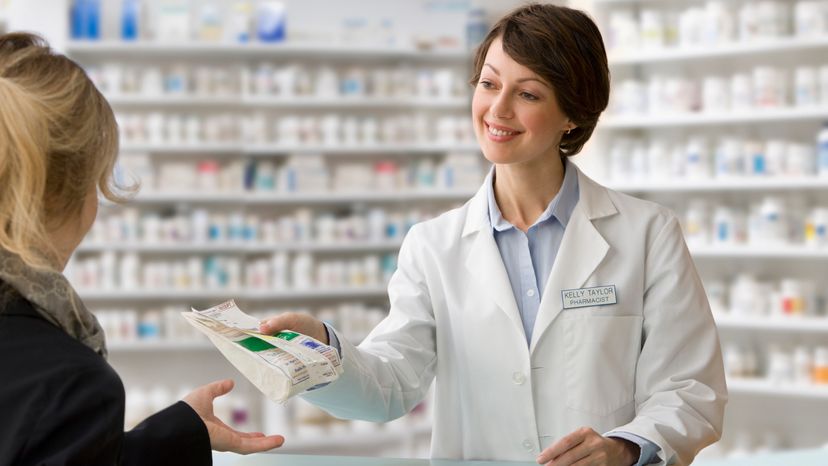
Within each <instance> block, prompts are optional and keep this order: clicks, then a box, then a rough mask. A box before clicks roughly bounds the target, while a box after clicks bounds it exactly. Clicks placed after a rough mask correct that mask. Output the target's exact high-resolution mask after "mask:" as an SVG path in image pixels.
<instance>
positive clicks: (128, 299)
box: [66, 41, 479, 453]
mask: <svg viewBox="0 0 828 466" xmlns="http://www.w3.org/2000/svg"><path fill="white" fill-rule="evenodd" d="M66 50H67V53H68V55H70V56H71V57H72V58H73V59H75V60H77V61H78V62H79V63H81V64H82V65H89V66H95V65H98V66H100V65H101V64H110V63H123V64H132V63H137V64H141V66H143V65H147V64H154V65H159V66H168V65H170V64H171V63H176V64H186V65H193V66H195V65H197V64H210V65H215V64H218V63H220V64H221V66H225V65H227V64H229V63H233V64H236V65H240V66H244V67H246V68H248V69H252V68H253V67H254V66H256V65H259V64H261V63H262V62H265V61H266V62H269V63H276V64H280V63H291V64H303V65H304V64H308V65H309V66H317V65H319V64H328V63H329V64H330V65H331V66H335V67H340V68H343V67H352V66H364V67H365V68H371V67H378V68H393V67H399V66H406V67H407V66H411V67H412V68H416V67H433V68H437V67H455V68H460V67H462V68H463V69H468V68H469V66H468V64H469V62H470V60H471V55H470V53H469V52H468V51H466V50H417V49H413V48H389V47H373V46H340V45H336V44H327V45H326V44H297V43H290V42H287V43H283V44H276V45H274V44H260V43H249V44H224V43H212V44H211V43H195V42H193V43H189V42H188V43H176V44H168V43H165V44H159V43H149V42H138V43H122V42H112V41H102V42H82V41H80V42H78V41H74V42H73V41H70V42H69V43H68V46H67V48H66ZM242 88H244V86H242ZM108 100H109V101H110V103H111V104H112V106H113V108H114V109H115V110H116V112H121V111H123V112H125V113H133V114H135V113H141V112H162V113H170V114H175V113H187V114H190V115H192V114H196V115H209V114H211V113H219V112H221V113H224V114H228V113H232V114H239V115H243V114H249V113H253V112H256V113H264V114H271V113H272V114H273V115H278V116H280V117H282V116H285V115H291V114H301V115H307V114H313V115H319V114H322V112H325V113H337V112H339V113H342V112H351V111H355V112H357V114H358V115H359V116H364V115H391V114H394V115H398V114H407V113H415V112H416V113H419V114H422V113H425V114H427V115H431V114H433V115H435V116H441V115H445V114H446V112H456V113H458V114H465V113H467V111H468V110H467V109H468V107H469V106H470V96H464V97H460V96H452V97H436V96H435V97H429V98H421V97H393V98H390V97H388V98H386V97H382V98H377V97H370V96H369V97H350V96H343V97H336V98H328V97H324V98H323V97H308V96H302V97H298V96H297V97H283V96H278V95H257V94H249V93H247V91H246V90H245V91H242V92H240V93H236V94H230V95H227V94H220V95H209V96H205V95H200V94H187V93H181V94H175V95H142V94H129V93H118V94H113V95H109V96H108ZM270 124H271V123H269V122H268V125H270ZM121 152H122V153H129V154H147V155H148V156H149V159H150V163H151V164H156V163H158V162H159V161H162V160H165V159H168V158H174V159H175V160H177V161H180V160H184V159H186V160H193V161H195V160H199V159H202V158H209V159H211V160H221V161H225V160H237V159H245V160H249V159H251V158H253V159H261V158H273V159H275V163H277V164H278V163H280V162H281V161H282V160H283V159H286V158H288V157H295V156H303V155H317V154H321V155H322V156H323V157H324V159H325V160H326V161H327V162H328V163H334V162H335V161H348V160H350V159H352V158H354V159H358V160H361V161H364V160H366V159H367V160H371V159H376V160H377V161H381V160H389V159H393V160H403V161H404V160H406V159H409V158H430V159H435V158H441V157H442V156H444V155H446V154H454V153H475V154H476V153H479V147H478V146H477V145H476V144H457V143H445V142H442V141H440V140H433V141H427V142H417V143H398V144H374V145H359V146H355V145H346V144H338V145H308V144H291V145H288V144H284V143H268V144H253V143H250V142H248V141H245V140H238V141H235V140H232V141H226V142H218V143H216V142H210V141H207V140H202V141H199V142H198V143H197V144H175V143H166V142H164V143H158V142H138V141H135V140H122V141H121ZM475 188H476V187H475ZM475 191H476V189H475V190H470V189H442V188H434V189H405V190H398V191H388V192H386V191H382V190H371V189H370V188H368V187H366V188H365V189H360V190H359V191H352V192H335V191H325V192H293V193H283V192H277V191H273V192H256V191H249V192H169V191H164V192H153V191H150V190H146V189H145V190H143V191H142V192H139V193H138V194H137V195H136V196H135V198H134V199H132V200H131V201H130V202H129V206H130V207H131V208H134V209H138V210H140V211H144V210H148V211H164V210H169V209H172V208H174V209H179V208H180V207H182V206H183V207H184V208H185V209H186V208H188V207H189V206H198V207H199V208H206V209H207V210H208V211H209V212H213V211H214V210H215V211H221V212H226V211H233V212H238V211H241V212H245V211H249V210H250V209H253V210H255V211H256V212H257V214H258V213H259V212H260V211H262V210H263V209H270V208H282V207H285V208H298V207H303V208H308V209H311V210H313V211H326V212H331V213H334V212H336V213H337V214H341V213H343V212H348V210H349V209H354V208H361V207H362V206H366V205H367V206H371V207H373V206H380V207H382V206H386V205H387V206H388V207H389V210H392V209H398V210H399V209H413V208H415V207H416V208H420V207H422V208H426V207H429V206H431V207H433V206H437V205H439V206H440V209H439V210H444V208H446V207H449V206H451V205H454V204H458V203H462V202H464V201H466V200H467V199H469V198H471V197H472V196H473V195H474V193H475ZM105 207H106V208H107V209H108V210H110V211H117V209H118V208H119V207H118V206H115V205H111V204H109V203H106V204H105ZM400 245H401V240H400V239H393V240H385V241H370V242H368V241H359V242H347V243H346V242H340V243H319V242H313V241H304V242H285V243H279V244H265V243H240V242H239V243H228V242H220V243H188V244H146V243H142V242H123V243H118V244H112V243H85V244H83V245H81V247H80V248H79V249H78V251H77V253H78V254H79V255H81V256H90V255H95V254H102V253H110V252H114V253H116V254H124V253H135V254H138V255H140V256H141V257H142V258H143V257H144V256H151V257H155V258H157V257H164V258H171V259H172V260H176V259H180V258H182V257H186V256H191V257H192V256H208V255H217V254H220V255H223V256H230V257H235V258H238V257H241V258H243V259H248V258H250V259H255V258H256V256H259V255H269V254H273V253H276V252H285V253H289V254H294V253H296V254H298V253H310V254H313V255H330V256H332V257H333V256H343V255H344V256H348V255H353V254H354V253H366V254H393V253H394V252H395V251H397V250H398V249H399V247H400ZM79 294H80V296H81V297H82V299H83V300H84V301H85V302H87V303H89V305H90V307H91V308H93V310H94V308H95V307H96V306H97V307H100V308H102V309H111V308H116V307H117V308H125V309H136V310H138V311H139V313H140V312H142V310H146V309H155V308H154V307H152V306H167V305H175V306H180V307H181V308H182V309H184V308H186V307H189V306H191V305H207V304H210V305H212V304H216V303H218V302H220V301H223V300H226V299H235V300H236V301H237V302H238V303H239V304H240V306H242V308H243V309H245V310H249V311H258V310H261V309H264V308H272V307H274V306H277V307H278V306H288V305H297V306H303V307H308V308H310V309H318V308H319V307H322V306H332V305H334V304H342V303H345V304H349V303H357V304H358V303H361V304H364V305H366V306H374V307H375V306H376V305H378V304H379V305H381V306H382V307H384V306H386V305H387V304H382V303H387V299H388V298H387V290H386V288H385V286H384V285H382V286H372V287H356V288H354V287H348V288H337V289H331V288H324V287H315V288H313V289H303V290H292V289H288V290H278V291H275V290H273V291H271V290H267V291H262V290H258V289H198V290H164V289H152V290H144V289H138V290H129V291H124V290H108V291H106V290H79ZM116 312H117V311H116ZM347 337H349V338H351V337H354V336H352V335H348V336H347ZM110 351H111V353H112V354H113V355H115V361H116V362H121V361H129V364H134V365H135V367H136V369H135V370H136V372H135V373H134V374H132V373H131V374H127V375H126V376H125V381H126V380H128V379H130V378H133V379H135V380H140V379H141V377H142V374H141V372H140V369H141V368H142V367H143V365H144V364H145V361H146V360H148V359H154V358H159V357H161V358H163V357H166V356H168V355H169V356H170V364H185V365H186V367H183V368H182V372H187V371H195V370H198V369H197V368H198V367H202V368H204V369H205V371H207V372H209V370H208V369H210V370H212V369H211V368H212V367H214V366H215V365H216V360H217V358H221V357H220V356H219V355H218V353H217V351H215V349H214V347H213V346H212V345H211V344H209V343H208V342H207V341H206V340H200V341H168V340H164V339H161V340H147V341H143V340H137V341H128V342H123V341H116V342H115V343H113V344H111V345H110ZM173 354H174V355H175V357H172V356H173ZM176 361H178V362H176ZM124 364H125V363H124ZM116 367H117V366H116ZM125 367H126V366H125ZM118 369H119V370H120V369H124V367H119V368H118ZM127 369H129V370H132V368H131V367H128V368H127ZM182 375H183V374H182ZM182 375H179V376H182ZM128 388H129V387H128ZM253 393H256V392H255V391H253ZM256 396H257V397H258V394H257V393H256ZM250 406H251V411H253V412H257V411H259V409H258V402H256V401H251V403H250ZM256 418H257V415H254V419H256ZM258 421H262V419H258ZM254 428H255V429H260V428H262V426H261V425H255V426H254ZM430 432H431V429H430V426H428V425H415V426H406V427H405V429H402V430H393V429H389V428H385V429H380V430H369V431H364V432H363V431H356V430H343V431H339V430H336V431H330V432H327V433H326V434H325V435H323V436H312V437H304V436H303V433H302V431H301V429H300V430H299V431H296V432H294V433H293V434H292V435H291V436H290V440H289V442H288V444H287V445H286V446H285V447H284V448H282V449H280V450H279V451H280V452H282V451H284V452H309V451H310V452H313V451H325V452H330V451H332V449H333V450H336V449H342V450H348V449H350V450H352V451H358V452H362V453H365V452H367V451H370V450H372V449H373V450H387V449H388V448H389V447H390V446H393V445H395V444H398V445H400V446H401V447H402V448H404V449H405V450H406V451H411V452H412V453H413V451H414V448H413V446H412V445H414V444H415V443H416V444H417V445H421V444H422V443H423V441H427V440H428V436H429V434H430Z"/></svg>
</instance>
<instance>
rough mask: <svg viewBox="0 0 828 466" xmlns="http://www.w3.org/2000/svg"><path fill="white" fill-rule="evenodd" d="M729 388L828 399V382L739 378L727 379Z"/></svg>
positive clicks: (788, 396) (785, 395) (732, 392)
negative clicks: (805, 383)
mask: <svg viewBox="0 0 828 466" xmlns="http://www.w3.org/2000/svg"><path fill="white" fill-rule="evenodd" d="M727 390H728V392H729V393H731V394H752V395H768V396H774V397H787V398H808V399H819V400H825V401H828V384H826V385H804V384H793V383H774V382H771V381H769V380H763V379H740V378H739V379H737V378H731V379H729V380H728V381H727Z"/></svg>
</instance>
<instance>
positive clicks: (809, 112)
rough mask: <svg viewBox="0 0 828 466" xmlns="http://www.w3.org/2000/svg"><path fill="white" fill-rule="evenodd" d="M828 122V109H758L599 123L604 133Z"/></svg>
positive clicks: (611, 119)
mask: <svg viewBox="0 0 828 466" xmlns="http://www.w3.org/2000/svg"><path fill="white" fill-rule="evenodd" d="M824 119H828V107H813V108H795V107H794V108H779V109H755V110H751V111H741V112H726V113H722V112H715V113H714V112H708V113H704V112H700V113H686V114H664V115H649V114H647V115H629V116H618V115H615V116H612V115H611V116H608V117H607V119H606V120H605V121H603V122H602V123H599V125H600V127H601V128H602V129H614V130H629V129H650V128H664V127H677V126H713V125H744V124H749V123H785V122H803V121H822V120H824Z"/></svg>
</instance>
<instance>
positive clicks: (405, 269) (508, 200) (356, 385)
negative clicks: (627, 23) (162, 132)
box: [262, 5, 727, 466]
mask: <svg viewBox="0 0 828 466" xmlns="http://www.w3.org/2000/svg"><path fill="white" fill-rule="evenodd" d="M473 84H474V85H475V88H474V97H473V100H472V119H473V122H474V129H475V132H476V136H477V140H478V142H479V144H480V147H481V149H482V152H483V155H484V156H485V157H486V158H487V159H488V160H489V161H490V162H492V164H493V168H492V170H491V172H490V174H489V176H488V177H487V178H486V180H485V182H484V184H483V186H482V187H481V188H480V190H479V191H478V193H477V194H476V195H475V196H474V197H473V198H472V199H471V200H470V201H469V202H467V203H466V204H465V205H464V206H462V207H460V208H458V209H455V210H452V211H449V212H446V213H445V214H443V215H441V216H439V217H437V218H435V219H432V220H429V221H426V222H424V223H421V224H418V225H416V226H415V227H414V228H413V229H412V230H411V231H410V232H409V234H408V235H407V237H406V238H405V241H404V243H403V245H402V248H401V250H400V254H399V262H398V264H399V265H398V269H397V271H396V272H395V274H394V275H393V277H392V278H391V281H390V283H389V285H388V294H389V297H390V302H391V308H390V311H389V315H388V317H387V318H386V319H385V320H384V321H383V322H382V323H380V324H379V325H378V326H377V327H376V328H375V329H374V330H373V331H372V332H371V334H370V335H369V336H368V337H367V338H366V339H365V340H364V341H363V342H362V344H360V345H359V346H356V347H355V346H353V345H351V344H350V343H349V342H348V340H347V338H344V336H343V335H337V333H336V331H335V330H334V329H331V328H326V326H325V325H324V324H323V323H321V322H319V321H318V320H316V319H314V318H313V317H311V316H308V315H306V314H283V315H281V316H276V317H273V318H271V319H268V320H266V321H264V322H263V323H262V331H264V332H275V331H278V330H282V329H292V330H296V331H299V332H302V333H306V334H309V335H312V336H314V337H316V338H318V339H320V340H322V341H329V336H330V340H331V342H332V344H334V345H339V347H340V349H341V354H342V358H343V361H344V362H343V364H344V368H345V371H344V374H343V375H342V377H341V378H340V379H339V380H337V381H336V382H334V383H331V384H330V385H328V386H326V387H324V388H321V389H319V390H316V391H313V392H310V393H308V394H305V395H304V398H305V399H306V400H308V401H310V402H312V403H314V404H316V405H317V406H319V407H321V408H323V409H325V410H326V411H328V412H330V413H331V414H333V415H334V416H338V417H342V418H349V419H365V420H371V421H377V422H382V421H388V420H391V419H394V418H397V417H399V416H402V415H404V414H405V413H406V412H408V411H409V410H410V409H412V408H413V407H414V406H415V405H417V404H418V403H419V402H420V401H421V400H422V399H423V397H424V396H425V395H426V393H427V391H428V389H429V386H430V385H431V382H432V381H433V380H434V379H435V378H436V392H435V400H434V403H435V405H434V407H433V410H434V411H433V413H434V426H433V434H432V449H431V454H432V456H433V457H435V458H453V459H480V460H516V461H532V460H535V461H537V462H538V463H541V464H549V465H554V466H570V465H577V466H584V465H613V466H615V465H617V466H629V465H632V464H637V465H638V464H678V465H687V464H689V463H690V462H691V461H692V460H693V458H694V456H695V455H696V454H697V453H698V451H699V450H701V449H702V448H704V447H705V446H707V445H709V444H711V443H713V442H715V441H717V440H718V439H719V437H720V434H721V431H722V418H723V414H724V406H725V402H726V399H727V393H726V387H725V379H724V371H723V367H722V358H721V352H720V348H719V339H718V335H717V333H716V328H715V326H714V322H713V319H712V316H711V313H710V310H709V306H708V303H707V299H706V297H705V292H704V289H703V288H702V284H701V281H700V280H699V276H698V275H697V273H696V270H695V268H694V265H693V262H692V260H691V258H690V255H689V253H688V251H687V248H686V246H685V243H684V240H683V237H682V232H681V227H680V226H679V222H678V220H677V219H676V216H675V215H674V214H673V213H671V212H670V211H668V210H667V209H665V208H663V207H660V206H658V205H656V204H653V203H650V202H646V201H642V200H638V199H635V198H632V197H629V196H625V195H623V194H619V193H617V192H614V191H612V190H609V189H607V188H604V187H603V186H600V185H598V184H596V183H595V182H594V181H592V180H591V179H589V178H587V177H586V176H585V175H584V174H583V173H581V172H580V171H579V170H578V168H577V167H576V166H575V165H574V164H573V163H571V162H569V161H568V157H570V156H573V155H575V154H577V153H578V152H579V151H580V150H581V148H582V146H583V145H584V143H585V142H587V140H588V139H589V137H590V136H591V134H592V132H593V130H594V128H595V125H596V123H597V122H598V118H599V115H600V114H601V112H602V111H603V110H604V108H605V107H606V105H607V100H608V96H609V72H608V68H607V58H606V52H605V50H604V45H603V43H602V39H601V35H600V33H599V31H598V29H597V27H596V26H595V24H594V23H593V22H592V20H590V18H589V17H587V16H586V15H585V14H583V13H581V12H579V11H577V10H572V9H568V8H563V7H558V6H553V5H529V6H525V7H522V8H519V9H518V10H515V11H514V12H512V13H510V14H509V15H507V16H506V17H504V18H503V19H501V20H500V21H499V22H498V23H497V24H496V25H495V26H494V28H493V30H492V31H491V32H490V33H489V34H488V36H487V38H486V39H485V41H484V42H483V44H482V45H481V46H480V48H479V50H478V52H477V55H476V57H475V62H474V78H473Z"/></svg>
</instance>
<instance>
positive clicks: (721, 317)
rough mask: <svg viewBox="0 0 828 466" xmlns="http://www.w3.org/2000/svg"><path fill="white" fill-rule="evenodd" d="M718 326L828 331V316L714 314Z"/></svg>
mask: <svg viewBox="0 0 828 466" xmlns="http://www.w3.org/2000/svg"><path fill="white" fill-rule="evenodd" d="M714 317H715V319H716V326H718V327H719V328H727V329H748V330H765V331H773V332H802V333H828V317H800V316H784V317H783V316H780V317H740V316H734V315H732V314H714Z"/></svg>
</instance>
